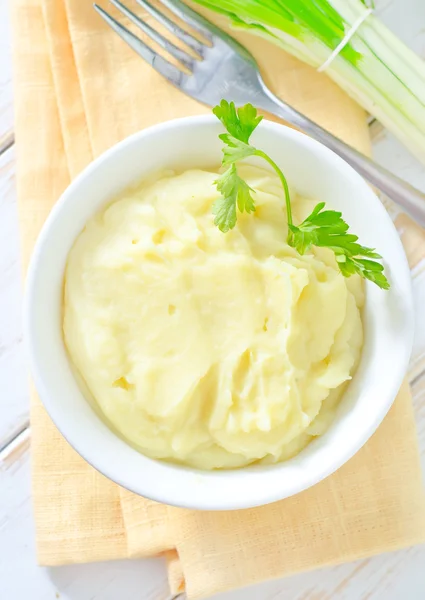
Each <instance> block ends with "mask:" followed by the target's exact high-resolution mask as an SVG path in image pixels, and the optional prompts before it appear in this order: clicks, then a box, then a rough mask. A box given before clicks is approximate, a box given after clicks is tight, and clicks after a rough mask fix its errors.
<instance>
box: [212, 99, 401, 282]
mask: <svg viewBox="0 0 425 600" xmlns="http://www.w3.org/2000/svg"><path fill="white" fill-rule="evenodd" d="M213 113H214V114H215V115H216V117H217V118H218V119H220V121H221V122H222V123H223V125H224V127H225V128H226V130H227V133H222V134H220V136H219V137H220V139H221V140H222V141H223V142H224V147H223V160H222V164H223V166H228V169H227V171H225V172H224V173H223V174H222V175H221V176H220V177H219V178H218V179H217V181H216V182H215V184H216V186H217V190H218V192H219V193H220V194H221V197H220V198H219V199H218V200H216V202H214V205H213V213H214V215H215V219H214V223H215V224H216V225H217V227H218V228H219V229H220V230H221V231H222V232H224V233H226V232H227V231H229V230H230V229H233V228H234V227H235V225H236V221H237V210H239V212H244V211H245V212H247V213H252V212H254V211H255V203H254V200H253V198H252V196H251V192H253V190H252V189H251V188H250V187H249V185H248V184H247V183H246V181H244V180H243V179H242V178H241V177H239V175H238V172H237V168H236V165H235V163H236V162H237V161H239V160H242V159H244V158H247V157H249V156H258V157H261V158H263V159H264V160H265V161H267V162H268V163H269V165H270V166H271V167H272V168H273V169H274V171H275V172H276V173H277V175H278V177H279V179H280V181H281V183H282V187H283V191H284V198H285V207H286V215H287V221H288V244H289V245H290V246H292V247H293V248H295V249H296V250H297V251H298V252H299V253H300V254H305V253H306V252H308V250H310V248H311V247H312V246H318V247H322V248H325V247H326V248H329V249H330V250H332V251H333V252H334V254H335V259H336V261H337V264H338V267H339V270H340V271H341V273H342V275H344V277H350V276H351V275H354V274H358V275H360V276H361V277H363V278H365V279H369V280H370V281H372V282H373V283H376V285H378V286H379V287H380V288H383V289H384V290H387V289H388V288H389V287H390V284H389V283H388V280H387V278H386V277H385V274H384V267H383V266H382V264H381V263H379V262H377V260H380V259H381V258H382V257H381V256H380V255H379V254H377V253H376V252H375V250H374V249H373V248H367V247H366V246H362V245H361V244H359V243H358V239H359V238H358V237H357V235H354V234H352V233H349V232H348V229H349V227H348V225H347V223H346V222H345V221H344V219H343V218H342V214H341V213H340V212H338V211H336V210H324V208H325V203H324V202H320V203H319V204H317V205H316V206H315V208H314V209H313V211H312V213H311V215H309V216H308V217H307V218H306V219H305V220H304V221H303V222H302V223H301V224H300V225H294V224H293V220H292V207H291V198H290V193H289V186H288V182H287V181H286V178H285V175H284V174H283V173H282V170H281V169H280V168H279V167H278V165H277V164H276V163H275V162H274V161H273V159H272V158H270V156H268V155H267V154H266V153H265V152H263V151H262V150H259V149H257V148H254V146H251V145H250V144H249V139H250V137H251V134H252V133H253V131H254V130H255V128H256V127H257V126H258V124H259V123H260V121H261V119H262V117H261V116H260V115H257V109H256V108H254V107H253V106H252V104H246V105H245V106H242V107H240V108H238V109H237V108H236V107H235V104H234V103H233V102H227V100H222V101H221V102H220V104H219V105H218V106H216V107H215V108H214V109H213ZM374 259H377V260H374Z"/></svg>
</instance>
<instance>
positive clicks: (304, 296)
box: [64, 166, 363, 469]
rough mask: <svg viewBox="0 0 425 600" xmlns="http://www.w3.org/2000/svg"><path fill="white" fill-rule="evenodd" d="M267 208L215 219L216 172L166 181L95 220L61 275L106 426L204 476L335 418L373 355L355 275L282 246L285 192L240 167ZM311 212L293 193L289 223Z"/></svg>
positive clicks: (271, 451)
mask: <svg viewBox="0 0 425 600" xmlns="http://www.w3.org/2000/svg"><path fill="white" fill-rule="evenodd" d="M239 170H240V173H241V174H242V176H243V177H244V178H245V179H246V180H247V181H248V183H249V185H250V186H251V187H252V188H253V189H254V190H256V191H257V193H256V194H255V200H256V205H257V210H256V212H255V213H254V214H253V215H245V214H243V215H239V216H238V224H237V226H236V228H235V229H234V230H232V231H230V232H229V233H226V234H223V233H221V232H220V231H219V230H218V229H217V227H216V226H215V225H214V224H213V216H212V214H211V205H212V203H213V201H214V200H215V199H216V198H217V191H216V188H215V186H214V183H213V182H214V181H215V179H216V178H217V174H216V173H212V172H206V171H198V170H196V171H195V170H193V171H187V172H185V173H183V174H181V175H176V176H174V175H170V176H164V177H162V178H161V179H159V180H157V181H156V182H154V183H151V184H147V183H145V184H144V185H141V186H140V187H139V188H137V189H134V190H130V191H128V192H127V193H124V194H123V195H122V197H121V198H120V199H118V200H117V201H116V202H114V203H113V204H111V205H110V206H109V207H108V208H106V209H105V210H104V211H103V212H101V213H100V214H98V215H96V216H95V217H94V218H92V219H91V220H90V221H89V222H88V223H87V226H86V227H85V229H84V231H83V232H82V233H81V234H80V236H79V237H78V239H77V241H76V242H75V245H74V247H73V248H72V250H71V252H70V254H69V259H68V265H67V269H66V276H65V298H64V335H65V341H66V345H67V348H68V351H69V354H70V356H71V359H72V361H73V363H74V365H75V367H76V369H77V371H78V372H79V374H80V375H81V376H82V378H83V379H84V381H85V383H86V385H87V387H88V389H89V390H90V392H91V394H92V396H93V398H94V399H95V401H96V402H97V404H98V405H99V407H100V409H101V411H102V413H103V414H104V416H105V417H106V420H107V421H108V422H109V423H110V424H111V425H112V426H113V427H114V429H115V430H116V431H118V432H119V433H120V435H121V436H122V437H123V438H125V439H126V440H128V441H129V442H130V443H131V444H132V445H134V446H135V447H137V448H138V449H139V450H140V451H141V452H143V453H144V454H146V455H148V456H151V457H155V458H161V459H166V460H171V461H177V462H180V463H185V464H188V465H192V466H195V467H199V468H201V469H214V468H231V467H241V466H244V465H248V464H250V463H253V462H256V461H262V462H276V461H281V460H284V459H287V458H289V457H291V456H293V455H295V454H297V453H298V452H299V451H300V450H301V449H302V448H304V447H305V446H306V445H307V444H308V443H309V441H310V440H311V439H312V438H313V437H314V436H317V435H320V434H321V433H322V432H323V431H324V430H325V429H326V428H327V427H328V426H329V424H330V422H331V421H332V418H333V414H334V411H335V408H336V406H337V404H338V401H339V398H340V395H341V392H342V391H343V389H344V383H345V382H347V381H348V380H349V379H350V377H351V375H352V373H353V370H354V369H355V367H356V364H357V362H358V358H359V355H360V351H361V346H362V338H363V334H362V323H361V318H360V308H361V306H362V304H363V288H362V283H361V280H360V278H358V277H357V276H356V277H352V278H350V279H345V278H344V277H342V275H341V274H340V273H339V271H338V269H337V267H336V263H335V260H334V258H333V254H332V253H331V252H330V251H329V250H326V249H320V250H318V249H316V250H314V253H311V254H308V255H305V256H300V255H298V254H297V252H296V251H295V250H294V249H293V248H290V247H289V246H288V245H287V243H286V241H285V240H286V231H287V226H286V220H285V212H284V201H283V195H282V188H281V186H280V184H279V181H278V179H277V178H276V176H274V175H273V174H272V173H270V172H269V171H265V170H263V169H258V168H256V167H248V166H245V167H241V168H240V169H239ZM314 204H315V203H314V202H313V203H312V202H308V201H306V200H302V199H300V198H297V197H296V195H295V194H293V207H294V221H295V222H296V223H297V222H299V221H300V220H301V219H303V218H304V217H305V216H306V215H307V214H308V213H309V212H310V211H311V209H312V206H313V205H314Z"/></svg>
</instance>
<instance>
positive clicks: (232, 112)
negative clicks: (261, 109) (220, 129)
mask: <svg viewBox="0 0 425 600" xmlns="http://www.w3.org/2000/svg"><path fill="white" fill-rule="evenodd" d="M213 113H214V114H215V116H216V117H217V118H218V119H220V121H221V122H222V123H223V125H224V127H225V128H226V130H227V131H228V132H229V133H230V135H231V136H232V137H234V138H236V139H237V140H240V141H241V142H244V143H245V144H247V143H248V141H249V138H250V137H251V134H252V132H253V131H254V129H255V128H256V127H257V125H258V124H259V123H260V121H261V120H262V118H263V117H262V116H260V115H257V109H256V108H254V107H253V106H252V104H245V106H241V107H240V108H238V109H237V110H236V107H235V103H234V102H227V100H222V101H221V102H220V104H219V105H218V106H215V107H214V108H213ZM220 137H221V136H220Z"/></svg>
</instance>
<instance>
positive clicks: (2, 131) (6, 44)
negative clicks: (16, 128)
mask: <svg viewBox="0 0 425 600" xmlns="http://www.w3.org/2000/svg"><path fill="white" fill-rule="evenodd" d="M8 4H9V3H8V2H7V0H0V141H2V140H3V139H4V138H9V139H10V137H11V136H12V135H13V101H12V97H13V93H12V61H11V48H10V46H11V43H10V28H9V10H8ZM0 148H1V143H0Z"/></svg>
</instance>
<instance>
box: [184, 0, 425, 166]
mask: <svg viewBox="0 0 425 600" xmlns="http://www.w3.org/2000/svg"><path fill="white" fill-rule="evenodd" d="M195 2H197V3H198V4H201V5H203V6H206V7H208V8H210V9H212V10H215V11H216V12H219V13H221V14H224V15H226V16H227V17H229V18H230V19H231V21H232V24H233V26H235V27H237V28H244V29H247V30H248V31H250V32H252V33H255V34H257V35H260V36H262V37H265V38H266V39H268V40H270V41H272V42H274V43H275V44H278V45H279V46H281V47H282V48H283V49H284V50H286V51H287V52H289V53H290V54H293V55H294V56H296V57H297V58H299V59H301V60H302V61H304V62H306V63H308V64H310V65H311V66H313V67H314V68H316V69H317V68H319V67H320V66H321V65H323V63H324V62H325V61H326V59H327V58H328V57H329V55H330V53H331V52H332V51H333V50H334V49H335V48H336V47H337V46H338V44H339V43H340V42H341V41H342V40H343V39H344V37H345V36H346V34H347V33H348V32H349V31H350V29H351V27H352V26H353V23H355V22H356V21H357V20H358V19H359V18H360V17H361V16H362V15H363V14H364V12H365V10H366V3H365V2H364V1H363V0H195ZM326 73H327V75H329V77H331V78H332V79H333V80H334V81H335V82H336V83H337V84H338V85H340V86H341V87H342V88H343V89H344V90H345V91H346V92H347V93H348V94H349V95H350V96H351V97H352V98H354V100H356V101H357V102H358V103H359V104H361V105H362V106H363V107H364V108H365V109H366V110H367V111H368V112H369V113H370V114H372V115H374V116H375V117H376V118H377V119H378V120H379V121H380V122H381V123H382V124H383V125H384V126H385V127H386V128H387V129H388V130H390V131H392V133H394V135H396V136H397V137H398V138H399V140H400V141H401V142H402V143H404V144H405V146H407V147H408V148H409V149H410V151H411V152H412V153H413V154H414V155H415V156H416V157H417V158H418V159H419V160H421V161H422V162H424V163H425V62H424V61H422V60H421V59H420V58H419V56H417V55H416V54H415V53H414V52H413V51H411V50H410V49H409V48H407V46H405V45H404V44H403V43H402V42H401V41H400V40H399V39H398V38H397V36H395V35H394V34H393V33H391V31H390V30H389V29H387V28H386V27H385V26H384V25H383V24H382V23H381V22H380V21H379V19H378V18H377V17H376V16H374V15H373V14H371V15H369V16H368V17H367V18H366V19H365V21H364V22H363V23H362V24H361V26H360V27H359V29H358V30H357V31H356V33H355V34H354V36H353V37H352V38H351V39H350V40H349V42H348V43H347V44H346V45H345V46H344V48H343V49H342V50H341V52H340V53H339V54H338V55H337V56H336V57H335V58H334V60H332V62H331V63H330V64H329V66H328V67H327V68H326Z"/></svg>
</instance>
